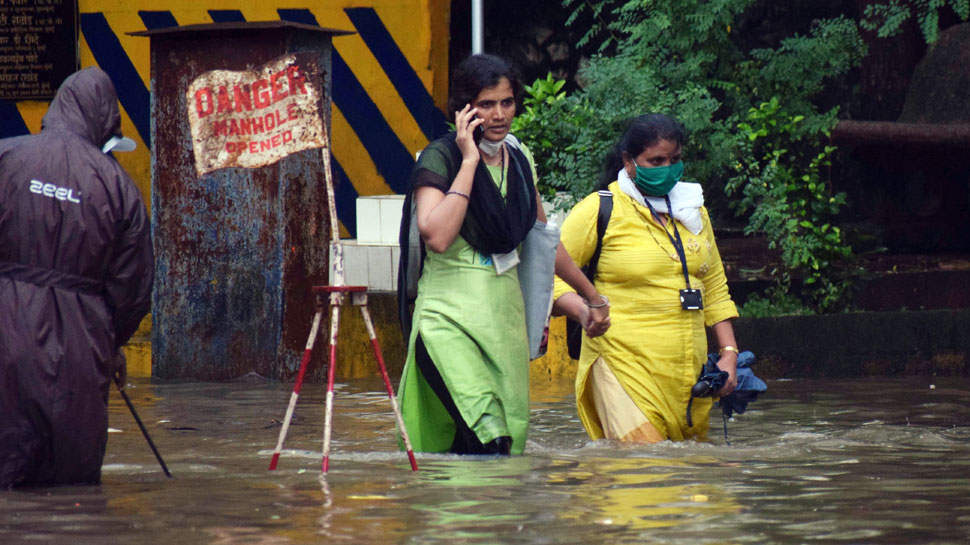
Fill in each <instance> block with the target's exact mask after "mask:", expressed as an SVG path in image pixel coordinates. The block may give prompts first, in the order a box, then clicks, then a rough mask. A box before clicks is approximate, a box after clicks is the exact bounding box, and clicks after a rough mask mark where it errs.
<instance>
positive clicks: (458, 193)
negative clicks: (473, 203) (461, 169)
mask: <svg viewBox="0 0 970 545" xmlns="http://www.w3.org/2000/svg"><path fill="white" fill-rule="evenodd" d="M445 195H458V196H459V197H465V199H466V200H469V201H470V200H472V198H471V197H469V196H468V193H462V192H461V191H455V190H454V189H452V190H451V191H448V192H447V193H445Z"/></svg>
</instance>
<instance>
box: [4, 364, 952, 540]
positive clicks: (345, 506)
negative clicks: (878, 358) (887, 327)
mask: <svg viewBox="0 0 970 545" xmlns="http://www.w3.org/2000/svg"><path fill="white" fill-rule="evenodd" d="M931 386H932V387H931ZM291 388H292V385H288V384H280V383H276V382H266V381H262V380H259V379H253V380H242V381H238V382H232V383H218V384H216V383H198V382H192V383H175V382H158V381H155V382H151V381H149V380H148V379H140V380H138V379H136V380H132V381H131V386H130V388H129V390H128V392H129V395H130V396H131V398H132V400H133V402H134V404H135V406H136V407H137V409H138V411H139V414H140V416H141V417H142V419H143V421H144V422H145V423H146V425H147V426H148V428H149V431H150V432H151V434H152V436H153V439H154V440H155V443H156V444H157V445H158V448H159V450H160V451H161V453H162V455H163V457H164V459H165V461H166V463H167V464H168V466H169V468H170V469H171V471H172V473H173V474H174V476H175V478H174V479H172V480H168V479H166V478H165V477H164V475H163V474H162V472H161V471H160V469H159V466H158V464H157V462H156V461H155V458H154V457H153V455H152V453H151V451H150V450H149V448H148V446H147V444H146V443H145V441H144V438H143V437H142V435H141V433H140V431H139V430H138V428H137V426H136V425H135V423H134V421H133V420H132V418H131V415H130V414H129V413H128V410H127V407H126V406H125V405H124V403H123V401H122V400H121V398H120V397H119V396H118V393H117V392H112V395H111V407H110V410H111V419H110V421H111V423H110V425H111V428H112V433H110V435H109V442H108V453H107V456H106V457H105V466H104V474H103V483H102V485H101V486H84V487H60V488H43V489H28V490H18V491H13V492H0V543H2V544H4V545H7V544H14V543H41V544H42V543H72V544H74V543H78V544H86V543H91V544H95V543H96V544H126V545H132V544H159V543H161V544H172V545H175V544H179V545H182V544H196V543H198V544H203V543H204V544H250V543H252V544H293V543H380V544H391V543H409V544H433V543H442V544H444V543H448V544H452V543H457V544H465V543H467V544H493V543H494V544H506V543H549V544H562V543H577V544H622V543H673V544H680V543H683V544H704V543H718V544H723V543H738V544H743V543H771V544H803V543H821V544H825V543H838V544H855V543H867V544H929V543H933V544H944V543H945V544H950V543H966V542H967V541H968V536H970V380H968V379H943V378H932V377H911V378H905V379H853V380H839V381H836V380H825V381H812V380H792V381H768V392H767V394H766V395H764V396H763V397H762V398H761V399H759V400H758V401H757V402H755V403H753V404H752V405H750V406H749V408H748V411H747V412H746V413H745V414H743V415H739V416H736V417H735V419H734V421H732V422H730V423H729V424H728V434H729V436H728V438H729V439H730V443H731V444H730V445H728V444H727V443H726V442H725V440H724V436H723V433H722V427H721V418H720V412H717V410H715V412H714V413H712V420H711V440H712V442H711V443H707V444H700V443H694V442H689V443H679V444H674V443H662V444H657V445H646V446H636V447H621V446H617V445H615V444H611V443H609V442H605V441H600V442H591V441H589V439H588V437H587V436H586V434H585V432H584V431H583V428H582V425H581V424H580V422H579V420H578V418H577V416H576V410H575V406H574V398H573V395H572V391H571V384H570V383H565V382H564V383H561V384H560V383H555V384H544V385H534V395H533V411H532V427H531V431H530V438H529V444H528V446H527V448H526V454H525V455H523V456H519V457H514V458H469V457H464V458H462V457H456V456H446V455H425V454H418V464H419V466H420V471H418V472H412V471H410V467H409V466H408V463H407V458H406V456H405V455H404V454H403V453H401V452H399V451H398V450H397V447H396V443H395V439H394V421H393V415H392V413H391V411H390V405H389V403H388V400H387V397H386V394H385V393H384V390H383V386H382V383H380V382H379V381H371V380H364V381H350V382H343V383H340V384H338V387H337V390H336V398H335V417H334V434H333V445H332V452H331V459H330V471H329V474H328V475H327V476H326V478H325V479H321V478H320V477H321V475H320V462H321V450H322V449H321V442H322V435H323V406H324V404H323V400H324V388H323V386H321V385H316V384H309V385H305V386H304V388H303V391H302V395H301V397H300V403H299V404H298V406H297V408H296V416H295V418H294V422H293V425H292V426H291V428H290V433H289V436H288V438H287V441H286V447H287V448H286V450H284V452H283V456H282V458H281V460H280V466H279V469H278V470H276V471H274V472H270V471H267V466H268V463H269V460H270V456H271V454H272V450H273V448H274V446H275V444H276V440H277V436H278V433H279V430H280V424H279V422H280V420H282V418H283V413H284V411H285V409H286V404H287V402H288V399H289V394H290V390H291Z"/></svg>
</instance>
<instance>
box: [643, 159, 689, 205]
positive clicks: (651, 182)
mask: <svg viewBox="0 0 970 545" xmlns="http://www.w3.org/2000/svg"><path fill="white" fill-rule="evenodd" d="M636 167H637V177H636V179H635V180H633V182H634V183H635V184H636V185H637V187H638V188H640V191H642V192H643V193H644V195H649V196H651V197H663V196H664V195H666V194H667V193H670V190H671V189H673V188H674V185H675V184H676V183H677V182H679V181H680V177H681V176H683V175H684V162H683V161H677V162H676V163H674V164H672V165H667V166H665V167H653V168H647V167H642V166H640V165H636Z"/></svg>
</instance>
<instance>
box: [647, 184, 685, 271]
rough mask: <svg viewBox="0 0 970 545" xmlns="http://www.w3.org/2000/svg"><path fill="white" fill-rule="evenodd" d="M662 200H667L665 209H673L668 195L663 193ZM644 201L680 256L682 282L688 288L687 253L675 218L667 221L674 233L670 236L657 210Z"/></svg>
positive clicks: (671, 217)
mask: <svg viewBox="0 0 970 545" xmlns="http://www.w3.org/2000/svg"><path fill="white" fill-rule="evenodd" d="M664 201H666V202H667V210H673V208H672V207H671V206H670V197H669V196H667V195H664ZM644 202H645V203H646V205H647V208H649V209H650V213H651V214H652V215H653V217H654V219H656V220H657V223H659V224H660V226H661V227H662V228H663V230H664V234H665V235H667V238H668V239H670V243H671V244H672V245H673V246H674V250H676V251H677V257H679V258H680V265H681V267H682V268H683V270H684V282H686V283H687V289H690V276H689V274H688V272H687V254H686V253H685V252H684V243H683V242H682V241H681V240H680V231H679V230H678V229H677V222H676V220H674V218H673V216H670V220H669V223H670V224H671V225H673V227H674V234H673V236H671V234H670V231H668V230H667V228H666V227H664V226H663V225H664V223H663V221H661V219H660V214H657V211H656V210H655V209H654V208H653V205H651V204H650V201H648V200H644Z"/></svg>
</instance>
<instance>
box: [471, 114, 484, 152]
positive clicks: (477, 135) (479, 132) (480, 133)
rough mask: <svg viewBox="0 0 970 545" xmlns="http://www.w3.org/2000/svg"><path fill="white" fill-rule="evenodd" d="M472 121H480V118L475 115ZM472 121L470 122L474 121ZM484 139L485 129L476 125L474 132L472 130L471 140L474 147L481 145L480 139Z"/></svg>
mask: <svg viewBox="0 0 970 545" xmlns="http://www.w3.org/2000/svg"><path fill="white" fill-rule="evenodd" d="M474 119H481V118H480V117H478V116H477V115H476V116H475V118H474ZM474 119H473V120H472V121H474ZM484 137H485V129H483V128H482V126H481V125H478V126H477V127H475V129H474V130H472V140H474V141H475V144H476V145H478V144H481V143H482V138H484Z"/></svg>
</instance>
